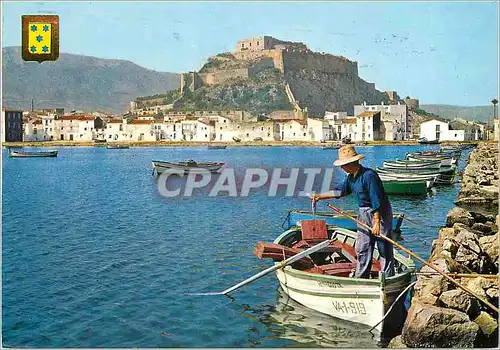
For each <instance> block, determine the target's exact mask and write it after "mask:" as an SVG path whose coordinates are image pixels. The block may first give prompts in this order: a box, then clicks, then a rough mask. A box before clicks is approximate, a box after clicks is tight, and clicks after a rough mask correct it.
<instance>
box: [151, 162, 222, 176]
mask: <svg viewBox="0 0 500 350" xmlns="http://www.w3.org/2000/svg"><path fill="white" fill-rule="evenodd" d="M152 164H153V170H154V171H155V172H156V174H161V173H163V172H164V171H165V170H167V169H175V170H183V171H184V172H205V171H209V172H211V173H215V172H217V171H218V170H219V169H220V168H222V166H223V165H224V164H225V163H222V162H195V161H194V160H192V159H188V160H185V161H182V162H165V161H159V160H153V161H152Z"/></svg>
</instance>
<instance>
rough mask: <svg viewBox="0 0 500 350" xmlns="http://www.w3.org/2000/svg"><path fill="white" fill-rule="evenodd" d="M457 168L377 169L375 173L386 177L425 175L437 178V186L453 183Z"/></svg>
mask: <svg viewBox="0 0 500 350" xmlns="http://www.w3.org/2000/svg"><path fill="white" fill-rule="evenodd" d="M455 170H456V166H455V165H453V166H451V167H441V168H439V169H391V168H389V169H388V168H380V167H376V168H375V171H376V172H377V173H379V174H385V175H412V174H413V175H425V176H437V179H436V180H435V182H434V184H436V185H450V184H452V183H453V180H454V177H455Z"/></svg>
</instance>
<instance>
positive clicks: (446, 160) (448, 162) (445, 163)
mask: <svg viewBox="0 0 500 350" xmlns="http://www.w3.org/2000/svg"><path fill="white" fill-rule="evenodd" d="M407 157H408V160H410V161H412V162H422V161H427V160H431V161H432V160H440V161H441V166H445V167H446V166H451V165H453V164H456V162H457V161H456V159H455V158H452V157H432V158H431V157H425V158H423V157H419V156H413V155H408V156H407Z"/></svg>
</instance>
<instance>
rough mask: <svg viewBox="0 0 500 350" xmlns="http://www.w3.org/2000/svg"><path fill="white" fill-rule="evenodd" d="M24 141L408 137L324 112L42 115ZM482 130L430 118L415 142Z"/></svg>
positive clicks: (469, 136) (466, 136)
mask: <svg viewBox="0 0 500 350" xmlns="http://www.w3.org/2000/svg"><path fill="white" fill-rule="evenodd" d="M23 122H24V123H23V140H24V141H48V140H62V141H92V140H106V141H162V140H164V141H183V140H185V141H195V142H196V141H200V142H210V141H221V142H228V141H229V142H230V141H234V140H236V139H239V140H241V141H253V140H262V141H278V140H283V141H321V140H341V139H344V138H350V139H351V140H352V141H378V140H385V141H399V140H405V139H406V137H407V127H408V126H407V125H406V124H403V123H400V122H398V120H394V119H393V120H384V119H383V118H382V113H381V111H377V110H375V111H363V112H361V113H360V114H359V115H357V116H348V115H347V113H346V112H336V113H332V112H326V115H325V119H317V118H305V119H272V120H267V121H241V120H240V119H237V118H234V117H231V116H228V115H226V116H221V115H217V114H213V115H205V116H203V117H190V116H182V117H179V118H172V117H170V116H169V117H164V118H163V119H160V120H158V119H154V118H153V117H139V118H136V119H134V120H132V121H127V119H126V118H113V119H109V120H107V121H105V120H104V119H103V118H101V117H95V116H91V115H85V114H74V115H63V116H60V117H56V116H53V115H46V116H41V117H38V118H36V119H27V118H25V119H24V120H23ZM484 133H485V130H484V125H483V124H478V123H473V122H467V121H462V120H454V121H446V120H443V119H439V118H437V119H431V120H428V121H426V122H423V123H421V125H420V137H425V138H427V139H428V140H430V141H431V140H436V139H438V140H441V141H466V140H481V139H484V136H483V135H484Z"/></svg>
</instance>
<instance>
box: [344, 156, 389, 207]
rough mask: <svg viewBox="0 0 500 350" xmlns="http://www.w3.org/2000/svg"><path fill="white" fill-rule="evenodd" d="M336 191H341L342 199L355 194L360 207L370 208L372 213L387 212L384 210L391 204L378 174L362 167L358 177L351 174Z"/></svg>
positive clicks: (357, 174)
mask: <svg viewBox="0 0 500 350" xmlns="http://www.w3.org/2000/svg"><path fill="white" fill-rule="evenodd" d="M336 190H338V191H340V197H344V196H347V195H348V194H351V193H353V194H354V196H355V197H356V199H357V200H358V205H359V207H370V208H371V209H372V212H376V211H378V212H381V211H382V212H385V210H384V209H385V208H387V207H388V204H389V198H388V197H387V194H386V193H385V191H384V186H383V185H382V180H380V177H379V176H378V174H377V173H376V172H375V171H374V170H372V169H369V168H365V167H363V166H362V165H360V168H359V170H358V172H357V173H356V176H354V175H352V174H349V175H348V176H347V177H346V179H345V180H344V182H343V183H342V185H340V186H338V187H337V188H336Z"/></svg>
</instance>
